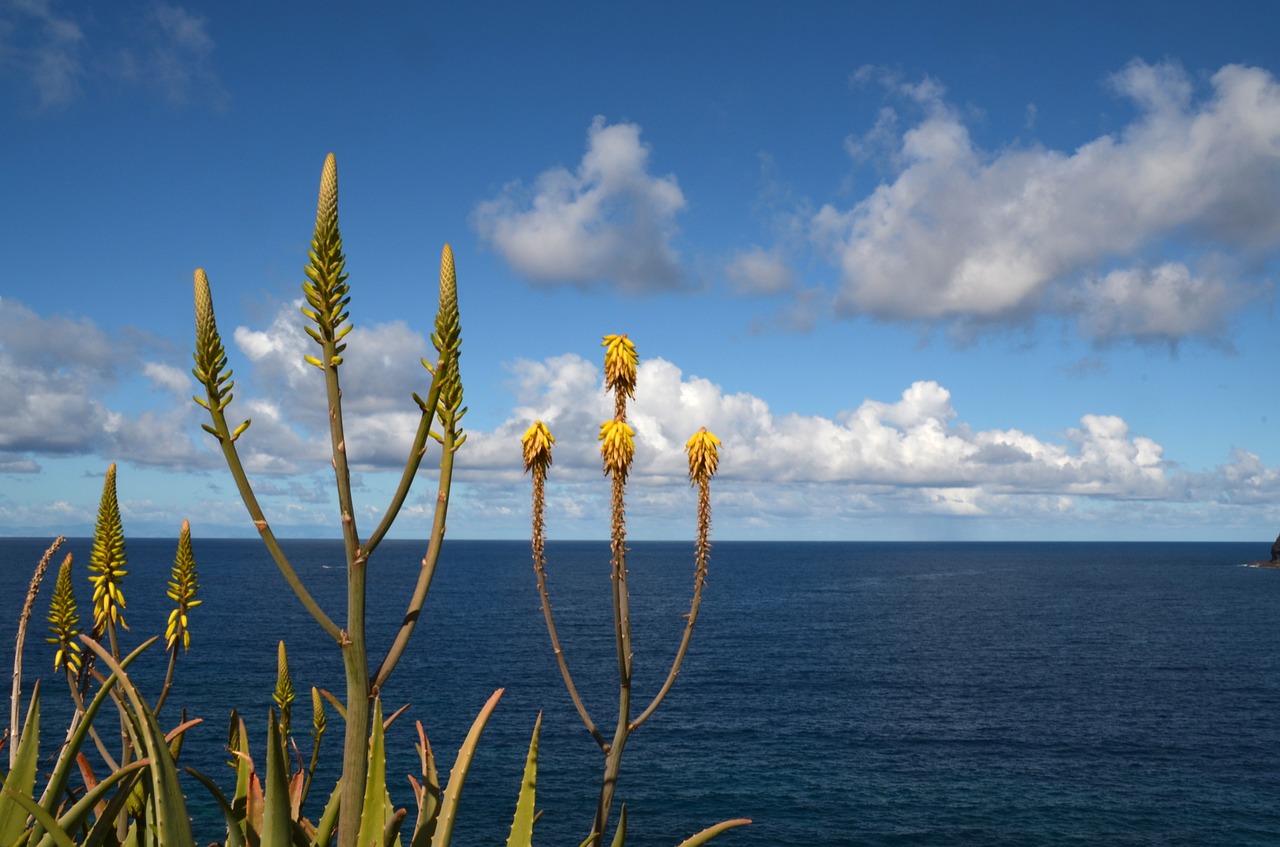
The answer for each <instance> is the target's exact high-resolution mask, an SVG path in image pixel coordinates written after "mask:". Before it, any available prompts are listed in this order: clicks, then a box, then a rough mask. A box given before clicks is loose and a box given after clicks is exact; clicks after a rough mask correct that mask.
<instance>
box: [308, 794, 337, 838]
mask: <svg viewBox="0 0 1280 847" xmlns="http://www.w3.org/2000/svg"><path fill="white" fill-rule="evenodd" d="M341 808H342V781H341V780H339V781H338V783H337V784H336V785H334V786H333V793H332V794H330V795H329V802H328V803H326V804H325V806H324V811H323V812H321V813H320V822H319V823H318V824H316V834H315V837H314V838H312V839H311V847H329V842H330V841H332V840H333V831H334V829H335V828H336V827H337V825H338V812H339V811H340V810H341Z"/></svg>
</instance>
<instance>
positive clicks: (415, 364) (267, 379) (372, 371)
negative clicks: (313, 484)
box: [232, 301, 435, 472]
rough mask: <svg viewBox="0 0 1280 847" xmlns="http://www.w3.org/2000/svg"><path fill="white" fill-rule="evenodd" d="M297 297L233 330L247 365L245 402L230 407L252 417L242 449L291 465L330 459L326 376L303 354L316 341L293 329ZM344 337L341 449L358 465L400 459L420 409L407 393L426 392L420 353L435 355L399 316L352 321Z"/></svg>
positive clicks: (284, 468) (273, 464)
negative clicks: (252, 324) (262, 323)
mask: <svg viewBox="0 0 1280 847" xmlns="http://www.w3.org/2000/svg"><path fill="white" fill-rule="evenodd" d="M300 305H301V301H298V302H295V303H289V304H285V305H283V306H282V307H281V308H280V309H279V311H278V312H277V313H276V316H275V318H274V320H273V321H272V323H271V324H270V325H269V326H268V327H267V328H265V329H261V330H255V329H250V328H249V327H244V326H241V327H237V328H236V329H235V330H234V332H233V333H232V338H233V341H234V344H235V347H236V348H237V350H238V351H239V353H240V354H242V355H243V356H244V357H245V358H246V359H247V360H248V364H249V365H251V368H249V369H246V370H251V372H252V381H251V383H249V384H247V386H246V388H247V390H245V393H244V394H243V395H242V396H243V397H244V398H245V403H246V405H245V406H243V407H238V406H233V407H232V408H233V409H235V410H236V411H234V414H236V415H238V416H242V417H252V419H253V425H252V428H251V430H250V431H251V432H252V434H253V437H252V438H248V437H246V438H245V439H243V440H242V442H241V445H242V447H241V449H244V450H246V451H248V452H249V454H250V455H251V456H254V457H256V459H255V460H256V461H258V462H260V463H262V467H263V469H266V470H274V471H280V472H292V471H294V470H295V469H297V468H301V467H303V466H304V464H305V463H314V462H317V461H319V462H322V463H324V462H327V461H328V456H329V453H328V450H329V429H328V400H327V399H326V396H325V388H324V377H323V375H322V374H321V372H320V371H319V370H317V369H316V368H315V367H313V366H311V365H309V364H307V363H306V362H305V361H304V359H303V357H304V356H307V355H315V354H316V349H317V348H316V345H315V342H313V341H312V340H311V339H310V338H308V337H307V336H306V335H304V334H303V333H302V332H301V331H300V330H299V321H300V320H302V318H301V315H300V312H299V306H300ZM345 342H346V343H347V344H348V345H349V347H348V350H347V352H345V353H344V361H343V367H342V372H341V378H342V385H343V398H342V402H343V411H344V414H346V415H347V416H348V418H347V424H346V441H347V455H348V456H349V458H350V459H351V461H352V462H353V463H355V464H356V466H357V467H361V468H382V469H386V468H394V467H400V466H403V464H404V461H405V457H406V456H407V455H408V452H409V448H410V446H411V444H412V441H413V435H414V433H415V432H416V430H417V426H418V419H419V417H420V413H419V411H418V407H417V405H416V404H415V403H414V401H413V393H414V392H415V391H416V392H418V394H419V395H421V396H425V395H426V393H427V390H428V387H429V385H430V379H431V375H430V374H429V373H427V371H426V370H425V369H424V368H423V367H422V363H421V362H420V361H419V360H420V359H423V358H426V359H428V361H430V360H431V359H433V358H434V356H435V351H434V348H432V346H431V342H430V341H429V340H428V339H427V338H426V337H425V336H423V335H422V334H421V333H418V332H416V331H414V330H411V329H410V328H409V326H408V324H406V323H405V322H404V321H391V322H388V323H384V324H375V325H372V326H363V325H359V324H357V325H356V326H355V328H354V329H353V330H352V331H351V332H350V333H349V334H348V335H347V337H346V339H345ZM238 375H239V374H237V376H238ZM237 403H239V401H237Z"/></svg>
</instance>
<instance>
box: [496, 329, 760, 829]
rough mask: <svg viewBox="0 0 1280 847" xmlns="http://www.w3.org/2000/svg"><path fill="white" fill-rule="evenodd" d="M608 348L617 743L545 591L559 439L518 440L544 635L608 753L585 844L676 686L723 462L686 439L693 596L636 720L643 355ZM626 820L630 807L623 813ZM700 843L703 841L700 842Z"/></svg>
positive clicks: (530, 433)
mask: <svg viewBox="0 0 1280 847" xmlns="http://www.w3.org/2000/svg"><path fill="white" fill-rule="evenodd" d="M601 346H603V347H605V359H604V374H605V388H606V390H609V391H612V392H613V395H614V415H613V418H612V419H611V420H607V421H605V422H604V423H603V424H601V425H600V436H599V441H600V455H601V459H602V462H603V466H604V473H605V475H606V476H608V477H609V478H610V481H611V496H610V516H611V521H610V543H609V551H610V569H611V577H612V584H613V623H614V639H615V642H616V646H617V661H618V714H617V720H616V722H615V725H614V730H613V735H612V737H609V738H606V736H605V734H604V733H603V732H602V731H601V730H600V728H599V727H597V726H596V724H595V722H594V721H593V720H592V719H591V715H590V714H589V712H588V711H587V707H586V704H585V703H584V702H583V700H582V697H581V695H580V694H579V693H578V689H577V686H576V685H575V684H574V681H573V675H572V674H571V673H570V670H569V664H568V660H567V658H566V656H565V651H564V649H563V647H562V645H561V642H560V637H559V634H558V633H557V631H556V624H555V618H554V616H553V615H552V613H551V597H550V593H549V590H548V588H547V572H546V517H545V512H546V481H547V473H548V470H549V469H550V467H551V450H552V446H553V445H554V444H555V436H553V435H552V434H551V431H550V430H549V429H547V427H546V425H545V424H544V423H543V422H542V421H534V423H533V424H532V425H531V426H530V427H529V428H528V430H526V431H525V433H524V435H523V436H522V437H521V446H522V448H523V454H524V468H525V471H526V472H527V473H531V474H532V477H533V506H532V514H533V521H532V524H533V528H532V536H533V538H532V547H533V564H534V572H535V574H536V576H537V584H538V593H539V595H540V597H541V599H542V613H543V618H544V619H545V621H546V625H547V632H548V634H549V636H550V638H551V648H552V652H553V653H554V654H555V657H556V662H557V664H558V665H559V668H560V675H561V678H562V679H563V680H564V684H565V688H566V689H567V691H568V693H569V697H570V699H571V700H572V701H573V705H574V707H575V708H576V709H577V711H578V716H579V717H580V718H581V719H582V722H583V724H584V725H585V726H586V728H587V731H588V732H589V733H590V735H591V737H592V738H593V739H594V740H595V742H596V744H597V745H599V747H600V749H601V751H602V752H603V753H604V757H605V764H604V774H603V775H602V777H601V780H600V798H599V802H598V803H597V805H596V813H595V817H594V819H593V820H592V824H591V833H590V835H589V837H588V841H590V840H593V839H596V840H599V839H603V838H604V835H605V831H606V829H607V828H608V824H609V817H610V812H611V810H612V807H613V798H614V792H615V789H616V787H617V782H618V774H619V771H620V768H621V766H622V753H623V750H624V749H625V747H626V744H627V741H628V740H629V739H630V737H631V734H632V733H633V732H634V731H635V730H636V729H637V728H639V726H640V725H641V724H643V723H644V722H645V721H646V720H648V719H649V717H650V716H651V715H652V714H653V713H654V712H655V711H656V710H657V709H658V707H659V706H660V705H661V704H662V701H663V700H664V699H665V698H666V696H667V693H668V692H669V691H670V690H671V687H672V685H674V684H675V680H676V677H677V676H678V675H679V673H680V666H681V664H682V663H683V662H684V657H685V654H686V652H687V651H688V648H689V642H690V640H691V639H692V637H693V627H694V624H695V623H696V622H697V619H698V610H699V608H700V607H701V604H702V588H703V586H704V585H705V584H706V576H707V564H708V562H709V560H710V551H711V542H710V529H711V477H712V476H714V475H715V472H716V468H717V466H718V464H719V452H718V448H719V446H720V439H718V438H716V436H715V435H713V434H712V433H710V432H708V431H707V429H706V427H703V428H702V429H700V430H699V431H698V432H696V433H694V434H693V436H692V437H690V438H689V440H688V442H687V443H686V445H685V450H686V452H687V453H688V455H689V480H690V483H691V484H692V485H695V486H697V488H698V502H697V512H696V515H697V518H696V520H697V540H696V543H695V548H694V572H693V597H692V600H691V601H690V605H689V613H688V615H686V616H685V617H686V622H685V627H684V633H683V635H682V636H681V639H680V645H679V647H678V648H677V650H676V655H675V658H674V660H673V661H672V663H671V668H670V670H669V671H668V673H667V677H666V680H665V681H664V682H663V684H662V686H661V687H660V688H659V689H658V691H657V693H656V694H655V695H654V696H653V698H652V699H651V700H650V701H649V703H648V705H647V706H646V707H645V708H644V709H643V710H641V711H640V712H639V714H637V715H635V716H634V717H633V716H632V698H633V691H632V667H633V660H634V650H633V647H632V643H631V609H630V604H631V598H630V592H629V591H628V589H627V523H626V484H627V476H628V474H629V473H630V471H631V465H632V462H633V461H634V459H635V430H633V429H632V428H631V426H630V425H629V424H628V423H627V401H628V400H630V399H633V398H634V397H635V391H636V381H637V378H638V364H639V356H638V354H637V352H636V347H635V344H634V343H633V342H632V341H631V339H629V338H628V337H627V336H625V335H606V336H604V340H603V342H602V345H601ZM623 814H624V816H625V807H624V813H623ZM748 822H749V821H747V820H745V819H735V820H733V821H726V822H725V823H724V824H719V825H717V827H718V828H717V827H712V828H711V830H714V832H711V831H710V830H708V832H710V834H709V835H707V836H706V837H707V839H710V838H712V837H714V836H715V835H716V834H718V833H719V832H722V831H723V830H724V829H727V828H730V827H732V826H739V825H741V824H744V823H748ZM625 837H626V825H625V817H624V818H623V819H620V821H619V824H618V828H617V832H616V834H615V840H614V843H615V844H621V843H622V842H623V841H624V840H625ZM698 843H701V842H698Z"/></svg>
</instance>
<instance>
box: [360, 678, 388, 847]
mask: <svg viewBox="0 0 1280 847" xmlns="http://www.w3.org/2000/svg"><path fill="white" fill-rule="evenodd" d="M369 723H370V724H371V725H372V727H373V733H372V735H371V737H370V738H369V776H368V779H367V780H366V782H365V785H364V805H363V807H362V808H361V812H360V841H359V843H360V844H361V845H369V844H382V843H383V841H382V833H383V830H384V829H386V825H387V808H386V804H385V799H384V798H385V797H386V794H387V750H386V738H385V736H384V733H383V729H382V699H381V698H380V697H375V698H373V717H371V718H370V719H369Z"/></svg>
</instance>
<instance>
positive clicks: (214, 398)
mask: <svg viewBox="0 0 1280 847" xmlns="http://www.w3.org/2000/svg"><path fill="white" fill-rule="evenodd" d="M305 274H306V281H305V282H304V283H303V284H302V290H303V294H304V296H305V299H306V303H305V305H304V306H303V307H302V312H303V314H304V315H305V316H306V318H307V319H308V322H309V323H308V325H306V326H305V327H304V329H305V331H306V333H307V335H308V336H310V338H311V339H312V340H313V341H314V342H315V343H316V344H317V345H318V347H319V350H318V351H316V353H317V355H308V356H306V361H307V363H309V364H311V365H312V366H314V367H315V368H316V369H317V370H319V371H320V372H321V373H322V374H323V381H324V389H323V390H324V392H325V398H326V405H327V408H328V425H329V443H330V453H331V463H332V466H333V471H334V484H335V489H336V491H337V499H338V515H337V523H338V526H339V529H340V532H341V535H342V539H343V547H344V551H345V555H346V565H347V609H346V619H345V622H344V623H343V624H342V625H339V624H338V623H336V622H335V621H334V619H333V617H331V616H330V614H329V613H328V612H326V611H325V610H324V609H323V608H321V606H320V604H319V603H318V602H317V601H316V600H315V598H314V597H313V596H312V595H311V593H310V592H309V591H308V590H307V587H306V585H305V584H304V583H303V581H302V579H301V578H300V577H299V576H298V574H297V572H296V571H295V569H294V568H293V566H292V564H291V563H290V562H289V559H288V557H287V556H286V555H285V553H284V551H283V550H282V549H281V547H280V544H279V542H278V541H277V539H276V537H275V534H274V532H273V531H272V530H271V526H270V524H269V522H268V520H267V516H266V514H265V513H264V511H263V509H262V507H261V505H260V504H259V503H258V500H257V497H256V496H255V495H254V492H253V486H252V485H251V483H250V481H249V478H248V476H247V474H246V473H245V470H244V466H243V463H242V462H241V460H240V456H239V451H238V448H237V446H236V444H237V441H238V440H239V438H240V437H241V436H242V435H244V433H245V432H246V430H248V428H249V426H250V423H251V421H249V420H245V421H244V422H243V423H240V424H238V425H237V426H236V427H234V428H232V427H231V426H230V424H229V423H228V421H227V407H228V406H229V404H230V403H231V401H232V398H233V392H232V388H233V387H234V384H235V383H234V381H232V379H231V375H232V371H231V369H230V368H228V367H227V363H228V359H227V355H226V350H225V348H224V346H223V343H222V339H221V336H220V335H219V332H218V328H217V322H216V319H215V317H214V309H213V298H212V295H211V293H210V288H209V280H208V277H207V275H206V274H205V272H204V271H203V270H199V269H197V270H196V272H195V312H196V350H195V354H194V358H195V363H196V366H195V368H194V369H193V371H192V373H194V374H195V377H196V379H197V380H199V381H200V383H201V384H202V385H203V387H204V389H205V396H204V397H203V398H201V397H196V398H194V399H195V400H196V402H197V403H199V404H200V405H201V406H203V407H204V408H205V409H206V410H207V411H208V412H209V416H210V419H211V425H210V424H205V425H203V426H204V429H205V430H206V431H207V432H209V433H210V434H212V435H213V436H214V437H215V438H216V439H217V441H218V443H219V446H220V447H221V449H222V453H223V457H224V458H225V460H226V462H227V466H228V468H229V469H230V471H231V475H232V477H233V478H234V479H235V481H236V485H237V487H238V489H239V492H240V496H241V499H242V500H243V501H244V504H245V507H246V509H247V511H248V513H249V517H250V519H251V520H252V521H253V524H254V526H255V528H256V529H257V530H258V533H259V534H260V535H261V537H262V539H263V541H264V543H265V544H266V547H267V549H268V551H270V553H271V556H272V558H273V559H274V561H275V563H276V566H277V567H278V568H279V570H280V572H281V573H282V574H283V575H284V578H285V580H286V582H288V584H289V586H290V587H291V588H292V589H293V591H294V593H295V594H296V595H297V597H298V599H299V600H300V601H301V602H302V604H303V606H304V607H306V609H307V611H308V612H310V614H311V616H312V617H313V618H314V619H315V621H316V623H317V624H318V625H319V626H320V628H321V629H322V630H323V631H324V632H325V633H326V634H327V635H328V636H329V637H330V638H332V639H333V641H334V643H335V646H336V647H337V648H338V651H339V652H340V654H341V656H342V660H343V666H344V669H345V675H346V696H345V703H344V706H343V709H342V712H341V714H342V717H343V721H344V724H345V737H344V743H343V760H342V776H341V798H340V805H341V808H342V809H345V810H348V813H347V814H340V815H339V830H338V842H337V843H338V845H339V847H355V844H356V843H357V838H358V836H359V834H360V827H361V825H362V824H361V820H360V817H359V816H358V815H356V814H352V813H350V810H355V809H360V808H361V804H362V802H363V800H364V796H365V790H366V784H367V780H368V774H369V761H368V756H369V749H370V738H371V734H370V720H371V718H370V708H371V706H372V704H373V703H374V701H375V700H376V698H377V694H378V692H379V691H380V690H381V689H382V687H383V685H385V684H386V681H387V679H388V677H389V676H390V675H391V673H392V671H393V670H394V669H395V666H396V664H397V662H398V661H399V659H400V657H401V655H403V653H404V650H405V647H406V645H407V644H408V642H409V639H410V637H411V635H412V634H413V630H414V626H415V624H416V623H417V620H418V616H419V613H420V612H421V610H422V605H423V603H424V601H425V600H426V596H427V591H428V589H429V588H430V585H431V580H432V577H433V576H434V574H435V569H436V565H437V562H438V560H439V555H440V549H441V545H442V543H443V541H444V535H445V517H446V515H447V512H448V502H449V491H450V486H451V482H452V478H453V464H454V453H455V452H456V451H457V449H458V448H459V447H461V446H462V444H463V442H464V441H465V440H466V435H465V434H464V433H463V432H462V427H461V420H462V417H463V415H465V414H466V409H465V408H464V407H463V406H462V380H461V377H460V375H459V370H458V357H459V355H460V352H461V324H460V321H459V312H458V297H457V275H456V273H455V270H454V263H453V253H452V251H451V250H450V248H449V246H448V245H447V244H446V245H445V246H444V249H443V251H442V254H441V258H440V285H439V304H438V309H437V312H436V317H435V327H434V332H433V333H432V335H431V340H432V344H433V346H434V347H435V351H436V356H435V360H434V363H432V362H428V361H427V360H426V359H423V360H422V364H423V366H424V367H425V368H426V369H427V371H428V372H429V374H430V382H429V386H428V389H427V392H426V399H423V398H422V397H421V396H419V395H418V394H416V393H415V394H413V399H414V401H415V402H416V403H417V405H418V408H419V411H420V413H421V414H420V417H419V422H418V427H417V431H416V433H415V434H414V438H413V443H412V445H411V447H410V448H409V454H408V457H407V458H406V460H405V465H404V470H403V473H402V475H401V480H400V484H399V486H398V487H397V489H396V491H395V493H394V495H393V496H392V498H391V502H390V504H389V505H388V506H387V508H386V510H385V512H384V513H383V516H382V519H381V521H380V522H379V523H378V525H377V526H376V527H375V528H374V530H373V531H372V532H371V533H369V535H368V536H365V537H362V536H361V534H360V530H359V527H358V526H357V522H356V509H355V504H354V502H353V498H352V490H351V473H350V465H349V459H348V455H347V441H346V430H345V422H344V417H343V410H342V388H341V382H340V372H341V367H342V364H343V352H344V351H345V349H346V342H345V340H344V339H345V338H346V336H347V334H348V333H349V332H350V331H351V328H352V326H353V324H352V323H351V322H350V320H349V318H350V312H349V311H348V309H347V307H348V305H349V304H350V302H351V288H350V286H349V284H348V282H347V273H346V256H345V254H344V253H343V248H342V235H341V233H340V230H339V228H338V169H337V162H336V159H335V158H334V156H333V155H332V154H330V155H329V156H328V157H327V158H326V159H325V162H324V167H323V170H322V173H321V178H320V191H319V199H318V202H317V208H316V222H315V227H314V230H313V235H312V238H311V248H310V252H309V262H308V264H307V266H306V268H305ZM429 437H431V438H434V439H435V440H436V441H437V442H438V443H439V445H440V451H439V480H438V483H437V495H436V504H437V506H436V513H435V518H434V521H433V524H432V528H431V536H430V539H429V541H428V543H427V549H426V553H425V555H424V557H423V563H422V568H421V570H420V571H419V575H418V579H417V581H416V584H415V585H414V586H413V587H412V589H411V590H410V592H409V595H408V597H407V598H406V603H405V605H406V608H405V612H404V615H403V618H402V620H403V623H402V624H401V626H400V629H399V630H398V631H397V633H396V635H395V637H394V639H393V640H392V643H391V646H390V647H389V648H388V650H387V652H386V654H385V655H383V656H382V658H381V660H380V661H379V662H378V664H377V665H376V666H374V667H373V670H372V671H371V670H370V667H371V665H370V662H369V656H368V648H367V644H366V641H365V615H366V606H367V598H366V592H367V584H368V583H367V581H368V576H369V567H370V561H371V559H372V557H373V554H374V552H375V551H376V550H377V548H378V545H379V543H380V542H381V541H382V539H383V538H384V537H385V536H386V534H387V531H388V530H389V529H390V528H391V525H392V523H393V522H394V521H395V519H396V517H397V515H398V514H399V512H400V509H401V507H402V506H403V504H404V502H405V498H406V497H407V496H408V494H409V490H410V487H411V485H412V483H413V480H414V477H415V475H416V474H417V472H418V468H419V467H420V466H421V463H422V461H423V458H424V457H425V455H426V453H427V439H428V438H429Z"/></svg>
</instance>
